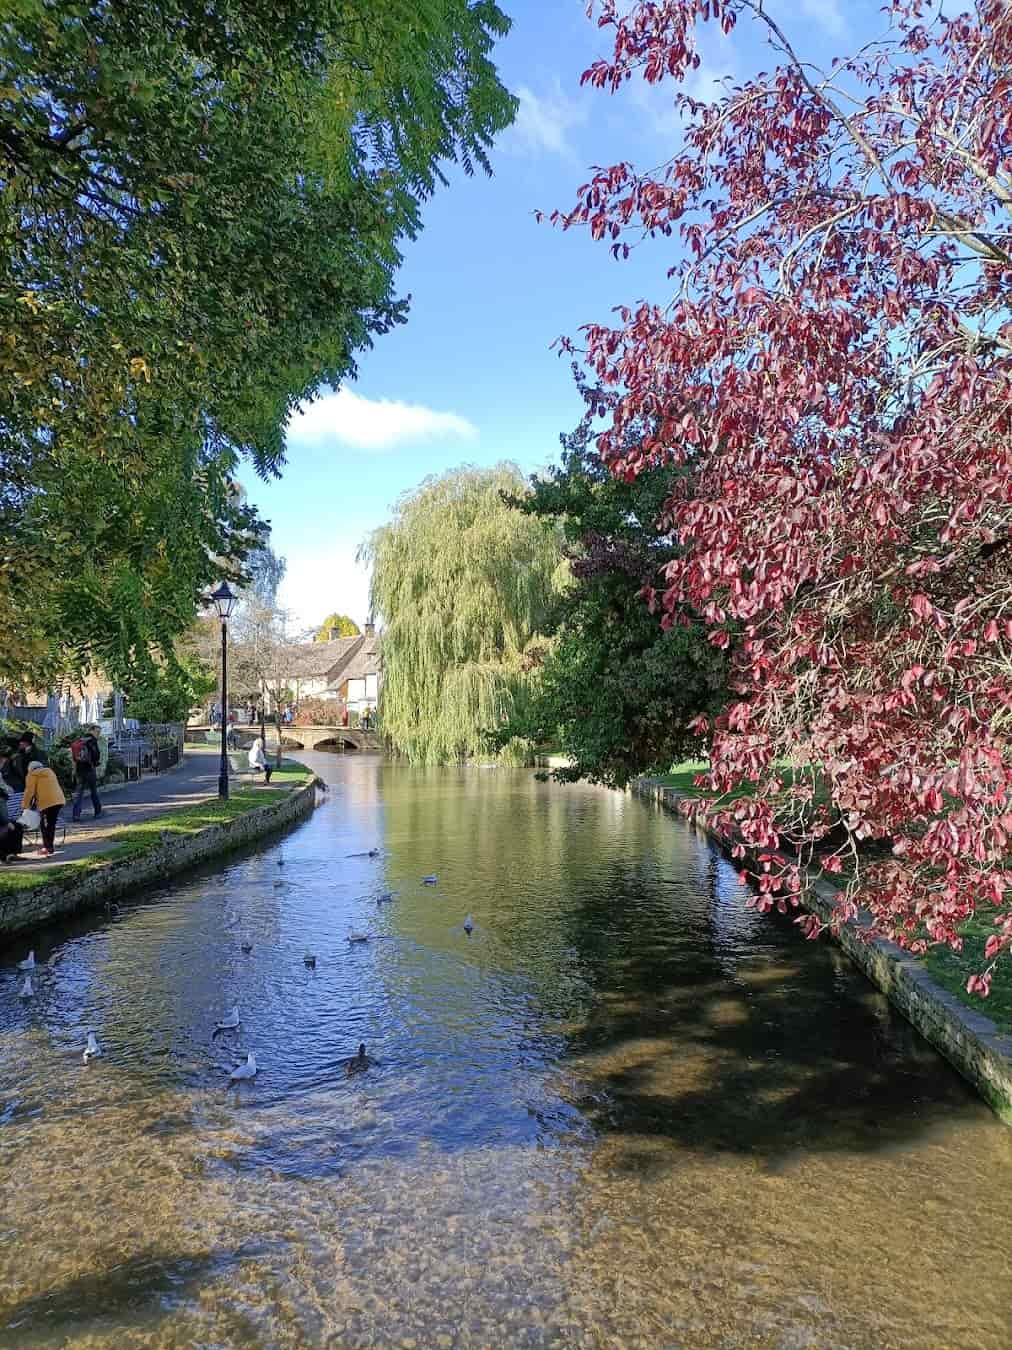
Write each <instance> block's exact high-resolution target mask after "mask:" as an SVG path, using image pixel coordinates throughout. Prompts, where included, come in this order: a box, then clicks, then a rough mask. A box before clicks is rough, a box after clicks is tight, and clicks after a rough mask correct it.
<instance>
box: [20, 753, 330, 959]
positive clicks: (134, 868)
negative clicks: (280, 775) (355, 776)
mask: <svg viewBox="0 0 1012 1350" xmlns="http://www.w3.org/2000/svg"><path fill="white" fill-rule="evenodd" d="M317 782H318V779H317V778H316V776H315V775H314V776H313V778H312V779H310V781H309V782H308V783H306V784H305V785H304V786H303V787H300V788H296V789H294V790H293V791H292V792H290V793H289V795H288V796H287V797H286V798H285V799H284V800H283V801H279V802H268V803H266V804H265V805H263V806H255V807H253V808H252V809H251V810H249V811H244V812H243V814H242V815H239V816H236V817H234V819H232V820H225V821H219V822H218V823H216V824H214V825H207V826H205V827H204V829H202V830H198V831H196V832H195V833H194V834H191V835H188V836H187V837H185V838H182V839H176V838H174V839H170V840H169V841H168V842H166V843H164V844H162V845H161V846H160V847H158V848H152V849H149V850H147V851H146V852H145V853H143V854H142V855H141V856H140V857H137V858H124V859H120V860H113V861H110V862H105V863H98V864H96V865H95V866H93V867H90V868H88V870H87V871H86V872H84V873H83V874H82V873H75V872H73V871H69V872H68V873H67V876H66V878H63V877H57V878H56V879H54V880H53V881H47V882H45V883H43V884H42V885H39V886H30V887H26V888H25V889H24V890H21V891H14V892H12V893H11V894H10V895H5V896H2V897H0V944H2V943H4V942H6V941H7V939H8V938H11V937H14V936H16V935H18V934H22V933H25V932H26V931H28V930H30V929H32V928H38V927H41V926H42V925H43V924H46V923H49V922H51V921H52V920H53V919H60V918H64V917H65V916H66V915H68V914H74V913H77V912H79V911H81V910H88V909H96V908H99V907H101V906H102V905H104V904H106V903H107V902H109V901H111V900H118V899H120V898H121V897H123V896H125V895H127V894H129V892H130V891H132V890H134V889H135V888H136V887H138V886H142V885H146V884H148V883H150V882H162V881H165V880H166V879H167V878H169V877H173V876H175V875H176V874H177V873H179V872H185V871H187V870H188V869H189V868H190V867H193V866H195V865H196V864H197V863H202V862H206V861H207V860H208V859H210V858H216V857H220V856H223V855H224V854H227V853H231V852H233V851H234V850H235V849H237V848H241V847H243V846H244V845H245V844H249V843H252V842H253V841H254V840H257V839H262V838H264V837H265V836H266V835H269V834H275V833H276V832H277V831H279V830H281V829H284V827H285V826H286V825H291V824H294V823H295V822H296V821H298V820H303V819H304V818H305V817H306V816H308V815H310V814H311V813H312V811H313V809H314V807H315V806H316V787H317Z"/></svg>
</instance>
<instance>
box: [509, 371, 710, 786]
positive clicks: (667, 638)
mask: <svg viewBox="0 0 1012 1350" xmlns="http://www.w3.org/2000/svg"><path fill="white" fill-rule="evenodd" d="M583 393H584V396H585V398H586V400H587V402H588V403H589V404H590V406H591V409H592V410H593V411H588V414H587V416H586V417H585V418H584V420H583V421H582V422H581V424H580V426H579V427H578V428H577V429H576V431H575V432H573V433H572V434H571V435H569V436H563V437H562V446H563V455H562V465H561V467H559V468H553V469H551V470H550V471H549V473H548V475H547V476H545V477H535V478H533V479H532V480H531V486H532V491H531V492H530V493H529V494H527V495H525V496H522V497H519V498H517V499H515V502H514V504H515V505H516V507H517V509H518V510H520V511H522V512H524V513H526V514H528V515H531V516H536V517H539V518H541V519H543V520H546V521H555V522H557V524H558V527H559V529H560V530H561V531H562V534H563V537H564V539H565V546H566V556H567V557H568V559H569V563H570V569H571V572H572V575H573V581H572V584H571V585H570V586H568V587H566V589H565V590H563V591H562V592H561V593H560V594H559V595H558V596H557V597H556V599H555V602H554V605H553V607H552V614H551V618H550V619H549V620H548V622H547V623H546V626H545V630H544V631H545V634H546V636H548V637H550V638H551V641H550V642H549V643H547V644H546V646H545V647H544V649H543V654H542V656H541V662H540V667H539V671H538V676H539V678H538V680H537V681H536V682H535V683H534V685H533V686H532V690H531V696H530V698H529V700H528V701H527V703H526V704H525V705H524V707H523V708H522V710H521V711H519V712H518V713H516V714H514V716H513V717H511V718H510V720H509V722H508V723H507V725H506V728H505V729H504V730H505V733H506V734H511V735H515V736H523V737H526V738H529V739H531V740H533V741H535V742H539V743H544V742H552V743H554V744H555V745H556V747H557V749H558V751H559V752H560V753H561V754H563V755H565V756H566V757H568V758H569V759H570V760H571V764H570V766H568V767H566V768H559V769H555V770H554V771H553V776H554V777H555V778H556V779H559V780H560V781H575V780H577V779H580V778H588V779H590V780H591V781H592V782H600V783H605V784H608V785H609V786H614V787H624V786H625V785H626V783H628V781H629V779H630V778H632V777H634V776H635V775H636V774H641V773H650V772H665V771H667V769H669V768H670V767H671V765H672V763H674V762H675V761H677V760H680V759H683V758H685V757H687V756H690V755H698V754H700V753H702V752H704V750H705V747H706V744H707V738H704V737H701V736H700V734H699V732H698V730H695V729H690V727H689V723H690V721H692V720H693V719H694V718H695V717H696V716H698V714H699V712H700V711H701V710H702V711H707V712H710V713H711V714H712V713H714V712H716V711H717V710H718V709H719V708H720V706H721V705H722V703H723V701H724V699H725V698H726V696H727V678H728V670H727V658H726V656H725V655H724V653H723V652H720V651H718V650H717V649H716V648H715V647H713V646H712V645H711V644H710V643H709V642H708V641H707V634H706V631H705V629H704V627H703V625H702V624H700V623H699V622H698V621H694V622H687V623H685V624H676V625H673V626H671V627H669V628H662V627H661V625H660V623H659V622H658V619H657V616H656V614H654V613H653V612H652V611H651V609H650V608H649V607H648V605H647V602H646V600H645V599H644V591H645V590H649V589H651V588H656V586H657V585H658V583H659V580H660V577H661V574H662V571H663V569H664V568H665V567H666V566H667V564H668V563H670V562H671V561H672V560H673V559H674V558H675V557H677V555H678V549H677V547H676V545H675V543H674V541H673V540H672V537H671V535H670V533H669V532H668V531H666V530H665V529H663V527H661V526H659V525H658V523H657V522H658V520H659V518H660V517H661V515H662V510H663V506H664V503H665V501H666V499H667V497H668V495H669V493H670V491H671V474H670V470H668V469H667V468H664V467H655V468H647V469H645V470H644V471H643V472H642V473H641V474H639V475H638V476H637V477H635V478H633V479H631V480H628V481H627V480H626V479H624V478H618V477H615V476H614V475H613V474H611V473H610V472H609V470H608V468H607V467H606V465H605V464H604V462H603V460H602V459H601V456H600V455H599V454H598V452H597V450H596V449H595V447H594V441H595V439H596V438H595V435H594V412H596V411H597V410H598V409H600V410H602V411H603V410H604V408H605V407H607V405H608V403H609V401H610V396H609V395H608V394H607V393H606V392H605V391H603V390H600V389H598V390H591V389H589V388H586V387H584V389H583ZM630 434H634V433H633V432H632V431H631V432H630Z"/></svg>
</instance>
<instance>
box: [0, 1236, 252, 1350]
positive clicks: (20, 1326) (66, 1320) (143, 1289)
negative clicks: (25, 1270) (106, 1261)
mask: <svg viewBox="0 0 1012 1350" xmlns="http://www.w3.org/2000/svg"><path fill="white" fill-rule="evenodd" d="M244 1254H245V1253H240V1252H221V1253H219V1252H209V1253H207V1255H205V1256H200V1257H195V1256H193V1255H187V1256H179V1255H177V1254H175V1253H173V1252H166V1251H162V1250H161V1249H160V1248H157V1247H152V1248H150V1249H149V1250H147V1251H143V1252H139V1253H138V1254H137V1255H135V1256H132V1257H130V1258H129V1259H128V1260H125V1261H116V1262H115V1263H114V1264H113V1265H110V1266H109V1267H108V1268H106V1269H104V1270H99V1271H90V1272H89V1273H88V1274H86V1275H81V1276H78V1277H77V1278H76V1279H70V1280H67V1281H66V1282H65V1283H63V1284H60V1285H58V1286H56V1287H55V1288H52V1289H49V1290H47V1291H46V1292H45V1293H44V1294H39V1295H37V1296H35V1297H33V1298H27V1299H24V1300H22V1301H21V1302H20V1303H16V1304H10V1305H7V1306H0V1318H2V1326H0V1344H4V1343H5V1342H6V1343H7V1344H10V1345H15V1344H17V1345H24V1344H27V1343H30V1341H31V1340H32V1339H35V1338H38V1337H40V1336H44V1337H45V1338H46V1340H47V1341H49V1338H56V1337H59V1338H60V1339H61V1341H62V1339H63V1337H65V1336H67V1335H68V1334H73V1335H82V1334H87V1333H88V1332H94V1331H100V1330H102V1329H103V1328H105V1329H110V1330H111V1329H112V1328H113V1327H115V1326H118V1325H121V1324H122V1322H123V1320H124V1318H127V1317H133V1316H135V1315H140V1317H141V1319H142V1320H143V1322H144V1323H145V1324H146V1325H147V1326H148V1327H151V1328H153V1327H154V1326H156V1325H157V1323H158V1322H159V1321H161V1320H163V1319H164V1318H166V1317H168V1316H170V1315H171V1312H172V1307H173V1303H174V1301H175V1300H176V1299H179V1298H183V1297H185V1296H187V1295H188V1294H192V1293H194V1292H196V1290H198V1289H199V1288H200V1287H201V1285H202V1284H203V1283H204V1282H205V1281H206V1279H207V1278H208V1276H209V1275H211V1274H212V1273H213V1274H216V1275H217V1274H220V1273H222V1272H223V1271H225V1270H227V1269H228V1267H229V1266H234V1265H235V1264H236V1263H237V1262H238V1261H239V1260H241V1259H242V1256H243V1255H244ZM249 1254H251V1255H252V1254H253V1249H251V1250H250V1252H249ZM40 1343H41V1342H40ZM49 1343H51V1341H50V1342H49Z"/></svg>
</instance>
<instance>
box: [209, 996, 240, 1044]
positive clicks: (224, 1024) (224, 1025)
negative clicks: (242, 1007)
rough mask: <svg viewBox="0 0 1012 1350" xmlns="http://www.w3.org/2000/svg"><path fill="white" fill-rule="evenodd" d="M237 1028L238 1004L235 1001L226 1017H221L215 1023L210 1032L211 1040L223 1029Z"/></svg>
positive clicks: (233, 1029) (231, 1029) (235, 1029)
mask: <svg viewBox="0 0 1012 1350" xmlns="http://www.w3.org/2000/svg"><path fill="white" fill-rule="evenodd" d="M238 1028H239V1005H238V1003H237V1004H236V1005H235V1006H234V1007H233V1009H232V1011H231V1012H230V1013H229V1015H228V1017H223V1018H222V1020H221V1021H220V1022H218V1023H217V1025H216V1026H215V1028H214V1030H213V1031H212V1032H211V1040H212V1041H213V1040H214V1038H215V1036H220V1035H221V1033H222V1032H223V1031H237V1030H238Z"/></svg>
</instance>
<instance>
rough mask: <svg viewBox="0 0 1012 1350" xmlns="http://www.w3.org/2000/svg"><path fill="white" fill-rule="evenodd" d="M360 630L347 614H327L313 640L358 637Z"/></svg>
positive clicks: (327, 640)
mask: <svg viewBox="0 0 1012 1350" xmlns="http://www.w3.org/2000/svg"><path fill="white" fill-rule="evenodd" d="M361 631H362V630H361V629H360V628H359V626H358V624H357V623H356V622H355V620H354V619H352V618H349V617H348V615H347V614H328V615H327V617H326V618H325V619H324V621H323V623H321V624H320V626H319V628H318V629H317V630H316V634H315V637H314V639H313V641H314V642H329V641H331V640H332V639H333V638H343V637H358V635H359V633H360V632H361Z"/></svg>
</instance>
